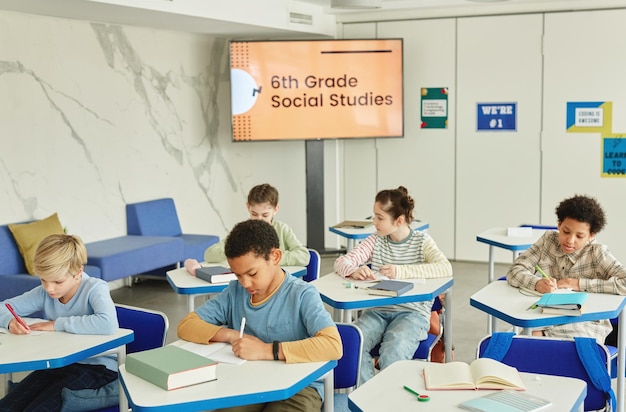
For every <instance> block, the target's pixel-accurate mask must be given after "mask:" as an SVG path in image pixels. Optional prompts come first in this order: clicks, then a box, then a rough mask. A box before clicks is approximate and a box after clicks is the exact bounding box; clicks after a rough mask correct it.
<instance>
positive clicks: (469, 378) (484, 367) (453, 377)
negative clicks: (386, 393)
mask: <svg viewBox="0 0 626 412" xmlns="http://www.w3.org/2000/svg"><path fill="white" fill-rule="evenodd" d="M424 382H425V384H426V389H429V390H436V389H513V390H518V391H523V390H526V387H525V386H524V383H523V382H522V377H521V376H520V374H519V372H518V371H517V369H516V368H514V367H512V366H509V365H505V364H504V363H502V362H498V361H497V360H494V359H491V358H478V359H476V360H474V361H472V363H470V364H467V363H465V362H448V363H434V362H431V363H429V364H428V366H426V367H425V368H424Z"/></svg>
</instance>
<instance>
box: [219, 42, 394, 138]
mask: <svg viewBox="0 0 626 412" xmlns="http://www.w3.org/2000/svg"><path fill="white" fill-rule="evenodd" d="M402 66H403V65H402V39H373V40H295V41H284V40H277V41H232V42H231V43H230V70H231V79H230V80H231V105H232V113H231V114H232V131H233V140H234V141H262V140H298V139H299V140H306V139H316V140H317V139H351V138H352V139H353V138H376V137H402V136H403V135H404V118H403V95H402V69H403V67H402Z"/></svg>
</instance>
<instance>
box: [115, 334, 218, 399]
mask: <svg viewBox="0 0 626 412" xmlns="http://www.w3.org/2000/svg"><path fill="white" fill-rule="evenodd" d="M126 371H127V372H129V373H132V374H133V375H137V376H139V377H140V378H142V379H145V380H147V381H148V382H151V383H153V384H155V385H157V386H160V387H161V388H163V389H167V390H172V389H177V388H182V387H185V386H189V385H195V384H198V383H202V382H207V381H212V380H215V379H217V362H215V361H214V360H211V359H209V358H205V357H204V356H202V355H198V354H196V353H193V352H190V351H188V350H185V349H182V348H179V347H178V346H172V345H168V346H163V347H161V348H156V349H150V350H146V351H143V352H135V353H131V354H129V355H127V356H126Z"/></svg>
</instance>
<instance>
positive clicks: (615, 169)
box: [602, 137, 626, 177]
mask: <svg viewBox="0 0 626 412" xmlns="http://www.w3.org/2000/svg"><path fill="white" fill-rule="evenodd" d="M602 140H603V141H602V177H626V138H623V137H604V138H603V139H602Z"/></svg>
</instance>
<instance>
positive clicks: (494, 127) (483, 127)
mask: <svg viewBox="0 0 626 412" xmlns="http://www.w3.org/2000/svg"><path fill="white" fill-rule="evenodd" d="M476 130H478V131H491V132H500V131H507V132H508V131H516V130H517V103H476Z"/></svg>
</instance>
